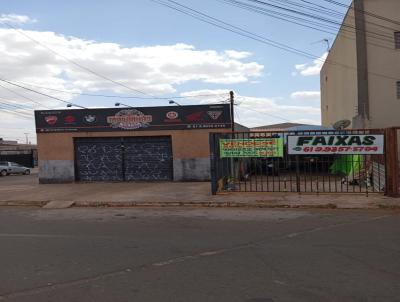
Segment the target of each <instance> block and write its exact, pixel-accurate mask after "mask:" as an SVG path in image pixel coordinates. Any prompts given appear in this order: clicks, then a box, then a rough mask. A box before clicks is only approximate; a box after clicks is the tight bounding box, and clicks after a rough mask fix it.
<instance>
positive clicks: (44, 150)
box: [37, 129, 229, 160]
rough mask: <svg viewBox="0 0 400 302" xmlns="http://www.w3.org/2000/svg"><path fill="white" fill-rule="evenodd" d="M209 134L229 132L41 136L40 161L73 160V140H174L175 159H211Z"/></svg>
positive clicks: (109, 133)
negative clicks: (161, 137) (149, 138)
mask: <svg viewBox="0 0 400 302" xmlns="http://www.w3.org/2000/svg"><path fill="white" fill-rule="evenodd" d="M210 132H229V129H201V130H171V131H166V130H164V131H136V132H135V131H118V132H78V133H38V134H37V145H38V153H39V160H73V159H74V137H122V136H124V137H128V136H171V137H172V151H173V155H174V158H182V159H187V158H198V157H208V156H209V154H210V151H209V133H210Z"/></svg>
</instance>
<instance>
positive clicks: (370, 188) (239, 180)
mask: <svg viewBox="0 0 400 302" xmlns="http://www.w3.org/2000/svg"><path fill="white" fill-rule="evenodd" d="M384 135H385V132H384V130H345V131H344V130H341V131H333V130H332V131H326V130H324V131H294V132H242V133H212V134H210V152H211V174H212V175H211V176H212V177H211V178H212V181H211V182H212V193H213V194H216V193H218V192H224V191H232V192H298V193H362V194H369V193H383V192H385V181H386V169H385V155H384V150H385V146H384V139H385V136H384ZM375 140H376V141H375ZM378 141H379V142H378ZM299 142H300V145H294V143H299ZM278 145H279V147H278ZM254 146H256V149H254ZM250 147H251V148H253V149H251V148H250ZM257 148H258V149H257ZM271 148H272V149H271ZM273 148H275V149H274V150H273ZM278 149H281V150H278ZM271 150H272V151H271ZM377 153H380V154H377Z"/></svg>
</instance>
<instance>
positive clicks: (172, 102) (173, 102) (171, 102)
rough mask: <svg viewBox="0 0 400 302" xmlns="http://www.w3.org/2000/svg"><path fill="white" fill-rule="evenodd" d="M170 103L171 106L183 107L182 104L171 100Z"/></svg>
mask: <svg viewBox="0 0 400 302" xmlns="http://www.w3.org/2000/svg"><path fill="white" fill-rule="evenodd" d="M169 103H170V104H171V105H172V104H175V105H177V106H182V105H181V104H179V103H177V102H175V101H174V100H170V101H169Z"/></svg>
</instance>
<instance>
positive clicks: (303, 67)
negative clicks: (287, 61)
mask: <svg viewBox="0 0 400 302" xmlns="http://www.w3.org/2000/svg"><path fill="white" fill-rule="evenodd" d="M327 57H328V53H327V52H326V53H324V54H323V55H322V56H321V57H320V58H318V59H316V60H314V61H313V62H312V63H306V64H298V65H295V66H294V67H295V69H296V70H297V71H299V72H300V74H301V75H303V76H314V75H319V73H320V71H321V68H322V66H323V65H324V62H325V60H326V58H327Z"/></svg>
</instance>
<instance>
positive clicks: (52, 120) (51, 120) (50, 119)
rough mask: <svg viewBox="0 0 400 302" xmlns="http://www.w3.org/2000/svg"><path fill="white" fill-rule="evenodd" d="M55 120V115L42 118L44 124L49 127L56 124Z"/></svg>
mask: <svg viewBox="0 0 400 302" xmlns="http://www.w3.org/2000/svg"><path fill="white" fill-rule="evenodd" d="M57 119H58V118H57V117H56V116H55V115H49V116H46V117H45V118H44V120H45V121H46V123H47V124H49V125H54V124H55V123H57Z"/></svg>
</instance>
